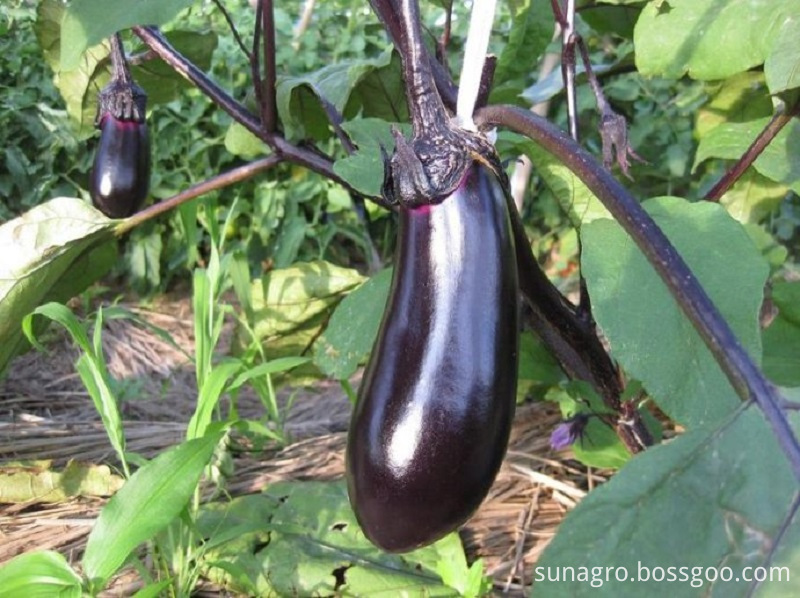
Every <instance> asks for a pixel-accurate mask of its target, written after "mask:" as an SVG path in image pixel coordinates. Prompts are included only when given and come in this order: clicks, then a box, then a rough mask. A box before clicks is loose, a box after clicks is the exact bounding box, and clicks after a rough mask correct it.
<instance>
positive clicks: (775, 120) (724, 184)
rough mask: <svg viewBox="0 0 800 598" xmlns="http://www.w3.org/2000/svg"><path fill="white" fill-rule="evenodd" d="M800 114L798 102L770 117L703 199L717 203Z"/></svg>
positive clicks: (799, 103)
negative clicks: (740, 155)
mask: <svg viewBox="0 0 800 598" xmlns="http://www.w3.org/2000/svg"><path fill="white" fill-rule="evenodd" d="M798 114H800V101H798V102H797V103H795V105H794V106H793V107H792V108H791V109H789V110H784V111H783V112H781V113H779V114H776V115H775V116H773V117H772V120H770V121H769V123H768V124H767V126H766V127H764V130H763V131H761V133H759V134H758V137H756V138H755V140H754V141H753V143H751V144H750V147H748V148H747V151H746V152H745V153H744V154H743V155H742V157H741V158H739V160H738V161H737V162H736V164H734V165H733V166H732V167H731V169H730V170H729V171H728V172H726V173H725V175H724V176H723V177H722V178H721V179H720V180H719V182H717V184H716V185H714V186H713V187H712V188H711V189H710V190H709V192H708V193H706V195H705V197H704V199H707V200H708V201H719V200H720V198H721V197H722V196H723V195H725V193H727V191H728V189H730V188H731V187H732V186H733V185H734V183H736V181H738V180H739V178H740V177H741V176H742V175H743V174H744V172H745V170H747V169H748V168H749V167H750V166H751V165H752V164H753V162H755V161H756V159H757V158H758V157H759V156H760V155H761V152H763V151H764V150H765V149H766V147H767V146H768V145H769V144H770V142H771V141H772V140H773V139H775V137H776V136H777V135H778V133H780V132H781V129H783V127H785V126H786V125H787V124H789V122H790V121H791V120H792V117H794V116H797V115H798Z"/></svg>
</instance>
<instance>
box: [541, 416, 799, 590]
mask: <svg viewBox="0 0 800 598" xmlns="http://www.w3.org/2000/svg"><path fill="white" fill-rule="evenodd" d="M795 419H796V418H795ZM795 423H797V422H795ZM798 490H800V488H798V484H797V481H796V480H795V479H794V476H793V475H792V471H791V469H790V467H789V464H788V462H787V461H786V459H785V457H784V456H783V454H782V453H781V451H780V449H779V447H778V444H777V442H776V440H775V437H774V436H773V434H772V431H771V429H770V428H769V426H768V425H767V423H766V422H765V420H764V417H763V416H762V414H761V413H760V412H759V410H758V409H757V408H756V407H754V406H752V405H750V406H749V407H746V408H741V409H739V410H737V411H736V412H735V413H733V414H732V415H730V416H728V417H727V418H726V419H725V421H723V422H720V425H719V426H718V427H715V428H705V429H698V430H695V431H693V432H689V433H687V434H685V435H683V436H681V437H679V438H677V439H675V440H673V441H672V442H670V443H669V444H666V445H661V446H656V447H653V448H651V449H649V450H647V451H646V452H644V453H642V454H641V455H638V456H637V457H635V458H633V459H631V461H630V463H629V464H628V465H627V466H625V467H624V468H623V469H622V470H620V472H619V473H617V475H615V476H614V477H613V478H612V479H611V480H610V481H609V482H608V483H606V484H604V485H602V486H600V487H599V488H597V489H596V490H594V491H592V492H591V493H589V495H588V496H587V497H586V498H584V499H583V500H582V501H581V503H580V504H579V505H578V506H577V507H576V508H575V510H574V511H572V512H571V513H570V514H569V515H568V516H567V517H566V519H565V520H564V522H563V523H562V524H561V526H560V527H559V530H558V533H557V534H556V536H555V538H554V539H553V541H552V542H551V543H550V544H549V545H548V547H547V548H546V549H545V552H544V554H543V556H542V558H541V559H540V560H539V562H538V563H537V567H536V568H535V569H534V571H533V579H534V584H533V595H534V596H537V597H538V596H546V597H548V598H549V597H551V596H613V597H614V598H621V597H626V596H636V597H639V596H669V597H670V598H673V597H676V596H692V597H694V596H720V597H724V598H732V597H738V596H749V595H751V594H750V593H749V592H750V590H752V589H753V588H754V585H753V584H752V582H748V581H745V580H744V579H743V575H749V576H750V577H751V578H752V576H753V575H754V574H756V572H755V571H754V570H753V569H750V570H749V573H748V571H745V568H746V567H767V570H766V573H767V576H769V575H770V567H771V566H774V567H788V569H783V570H782V571H778V570H775V574H774V575H775V577H774V580H773V581H772V582H771V583H770V582H769V581H767V582H766V583H764V584H761V587H760V588H759V590H760V591H759V592H758V593H757V594H756V595H759V596H776V595H779V594H780V595H786V596H796V595H798V593H800V578H798V577H797V576H796V575H793V573H795V572H796V571H797V567H798V566H799V565H800V561H799V559H800V553H798V550H797V546H798V533H799V532H800V521H798V520H797V517H796V516H795V513H794V510H796V508H797V505H796V504H794V503H796V501H797V497H798ZM563 567H568V568H569V569H568V570H566V571H565V570H564V569H562V568H563ZM593 567H594V568H593ZM606 567H609V568H610V569H606ZM681 567H683V569H681ZM724 567H727V568H729V569H726V570H724V572H723V569H722V568H724ZM670 568H672V569H670ZM714 568H716V571H714V570H713V569H714ZM570 569H571V571H570ZM607 572H609V573H610V574H608V575H607ZM715 573H716V574H717V575H720V574H721V575H722V576H724V577H725V578H726V579H727V578H728V576H730V581H727V582H726V581H722V579H717V581H715V582H712V581H710V580H713V579H716V577H715V575H714V574H715ZM760 573H763V571H761V572H759V573H758V574H760ZM778 573H781V574H782V575H783V581H782V582H779V581H777V575H778ZM581 574H582V575H583V578H582V581H579V580H580V579H581V577H580V576H581ZM670 575H672V576H673V577H672V579H671V580H670V578H669V576H670ZM706 575H708V577H706ZM556 576H559V577H560V581H558V582H555V581H552V580H554V579H556ZM548 577H549V579H550V580H551V581H547V580H548ZM648 577H649V581H648ZM654 577H655V578H656V579H661V580H662V581H661V582H660V583H659V582H658V581H654V580H653V579H654ZM664 579H666V580H667V581H670V583H665V582H664V581H663V580H664ZM632 582H635V583H632Z"/></svg>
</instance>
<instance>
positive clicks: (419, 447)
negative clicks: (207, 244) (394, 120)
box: [346, 161, 519, 552]
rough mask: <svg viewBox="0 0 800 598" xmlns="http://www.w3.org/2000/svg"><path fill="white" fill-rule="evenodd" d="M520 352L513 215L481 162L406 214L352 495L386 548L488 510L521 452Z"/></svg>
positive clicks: (368, 530)
mask: <svg viewBox="0 0 800 598" xmlns="http://www.w3.org/2000/svg"><path fill="white" fill-rule="evenodd" d="M518 354H519V299H518V292H517V270H516V265H515V252H514V243H513V235H512V232H511V224H510V220H509V214H508V207H507V203H506V200H505V196H504V192H503V188H502V187H501V185H500V183H499V181H498V180H497V177H496V175H495V173H494V172H492V171H491V170H490V169H489V168H488V167H487V166H485V165H484V164H482V163H479V162H477V161H476V162H473V163H471V165H469V166H468V168H467V169H466V170H465V171H464V175H463V177H462V179H461V181H460V183H459V184H458V186H457V187H456V189H455V191H453V192H452V193H451V194H450V195H449V196H447V197H446V198H445V199H444V200H443V201H441V202H439V203H432V204H425V205H420V206H418V207H408V206H407V205H401V206H400V208H399V231H398V239H397V246H396V252H395V266H394V273H393V278H392V285H391V289H390V293H389V299H388V301H387V305H386V310H385V312H384V316H383V320H382V322H381V325H380V329H379V333H378V337H377V340H376V342H375V345H374V347H373V350H372V353H371V356H370V359H369V362H368V364H367V368H366V370H365V374H364V379H363V381H362V384H361V386H360V388H359V392H358V400H357V403H356V406H355V409H354V413H353V418H352V420H351V425H350V431H349V435H348V440H347V451H346V466H347V467H346V469H347V474H346V475H347V485H348V492H349V495H350V501H351V504H352V507H353V509H354V511H355V514H356V518H357V520H358V522H359V524H360V525H361V528H362V529H363V531H364V533H365V534H366V536H367V537H368V538H369V539H370V540H371V541H372V542H373V543H374V544H375V545H377V546H379V547H380V548H382V549H384V550H386V551H390V552H404V551H408V550H412V549H414V548H417V547H420V546H423V545H426V544H429V543H432V542H434V541H435V540H437V539H439V538H441V537H442V536H444V535H446V534H447V533H449V532H451V531H453V530H455V529H456V528H458V527H459V526H460V525H462V524H463V523H464V522H465V521H466V520H467V519H468V518H469V517H470V516H471V515H472V514H473V513H474V512H475V510H476V509H477V508H478V506H479V505H480V503H481V501H482V500H483V499H484V498H485V496H486V494H487V493H488V491H489V488H490V486H491V484H492V482H493V481H494V479H495V477H496V475H497V471H498V470H499V468H500V465H501V462H502V460H503V456H504V455H505V451H506V446H507V444H508V438H509V433H510V430H511V423H512V419H513V416H514V408H515V403H516V384H517V367H518Z"/></svg>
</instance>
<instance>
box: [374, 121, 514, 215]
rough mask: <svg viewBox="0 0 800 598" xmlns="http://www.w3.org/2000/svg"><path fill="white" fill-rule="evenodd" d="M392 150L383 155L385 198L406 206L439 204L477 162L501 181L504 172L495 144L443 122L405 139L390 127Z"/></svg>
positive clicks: (383, 191)
mask: <svg viewBox="0 0 800 598" xmlns="http://www.w3.org/2000/svg"><path fill="white" fill-rule="evenodd" d="M392 134H393V136H394V140H395V149H394V153H393V154H392V156H391V157H389V156H388V155H387V154H386V151H385V150H383V149H382V150H381V151H382V154H383V168H384V175H383V188H382V193H383V196H384V198H385V199H386V200H387V201H388V202H389V203H391V204H400V205H401V206H404V207H406V208H409V209H410V208H416V207H419V206H423V205H433V204H437V203H441V202H442V201H443V200H444V199H445V198H446V197H448V196H449V195H450V194H452V193H453V191H455V190H456V189H457V188H458V186H459V185H460V184H461V181H462V180H463V179H464V175H465V173H466V171H467V169H468V168H469V167H470V166H471V165H472V164H473V163H474V162H479V163H481V164H484V165H485V166H487V167H488V168H489V169H490V170H491V171H492V172H493V173H494V174H495V175H496V176H497V177H498V178H500V179H501V180H504V178H505V172H504V171H503V168H502V167H501V165H500V160H499V158H498V156H497V152H496V151H495V149H494V146H492V144H491V143H490V142H489V141H488V140H487V139H486V138H485V137H484V136H483V135H480V134H476V133H472V132H470V131H467V130H465V129H461V128H457V127H456V126H455V125H451V124H449V123H448V124H446V125H444V126H442V127H438V128H437V129H435V131H433V132H432V131H430V130H428V131H427V134H426V135H425V136H415V137H414V138H413V139H411V141H407V140H406V139H405V138H404V137H403V135H402V133H400V131H398V130H397V129H393V130H392Z"/></svg>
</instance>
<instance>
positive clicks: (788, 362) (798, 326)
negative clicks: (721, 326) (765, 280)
mask: <svg viewBox="0 0 800 598" xmlns="http://www.w3.org/2000/svg"><path fill="white" fill-rule="evenodd" d="M772 302H773V303H774V305H775V307H777V308H778V315H777V316H776V317H775V319H774V320H773V321H772V323H771V324H770V325H769V327H768V328H767V329H766V330H764V332H763V333H762V339H763V342H764V364H763V365H764V373H765V374H766V375H767V376H768V377H769V378H770V380H772V381H773V382H775V383H776V384H779V385H781V386H800V367H798V364H800V283H798V282H777V283H775V284H774V285H773V286H772Z"/></svg>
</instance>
